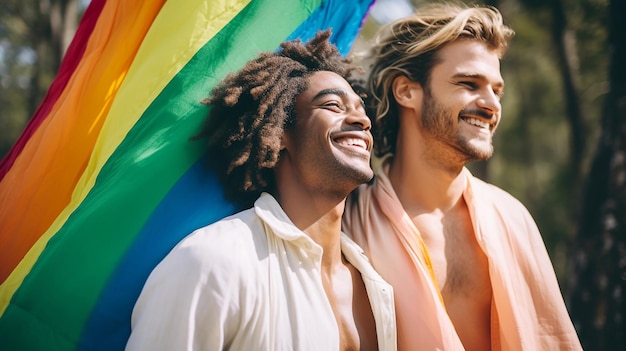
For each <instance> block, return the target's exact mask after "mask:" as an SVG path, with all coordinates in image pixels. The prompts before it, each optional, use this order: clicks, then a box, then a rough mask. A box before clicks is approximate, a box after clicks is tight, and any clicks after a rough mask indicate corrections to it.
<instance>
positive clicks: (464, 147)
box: [422, 89, 493, 163]
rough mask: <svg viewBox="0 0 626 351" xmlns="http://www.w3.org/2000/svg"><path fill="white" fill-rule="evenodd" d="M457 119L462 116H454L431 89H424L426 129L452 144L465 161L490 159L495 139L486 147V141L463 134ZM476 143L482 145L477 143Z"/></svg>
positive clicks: (423, 122)
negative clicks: (456, 122)
mask: <svg viewBox="0 0 626 351" xmlns="http://www.w3.org/2000/svg"><path fill="white" fill-rule="evenodd" d="M455 120H457V121H460V117H459V116H458V115H457V116H454V115H453V114H452V113H451V112H449V110H448V109H446V107H445V106H444V105H443V104H440V103H439V101H438V100H437V99H436V98H435V97H433V96H432V94H431V93H430V89H424V102H423V103H422V125H423V127H424V130H425V131H426V132H427V133H428V134H430V135H431V136H432V137H433V139H435V140H437V141H438V142H441V143H443V144H446V145H450V146H452V147H453V148H454V149H455V150H456V153H457V154H460V155H461V156H462V158H463V160H464V162H465V163H468V162H472V161H484V160H487V159H489V158H490V157H491V156H492V155H493V139H492V138H490V140H489V143H488V145H487V146H486V147H485V145H484V144H485V142H484V141H475V140H472V139H470V138H467V137H466V136H465V135H463V134H462V133H461V130H460V128H458V127H455V123H454V121H455ZM457 126H458V124H457ZM476 143H480V144H481V145H476Z"/></svg>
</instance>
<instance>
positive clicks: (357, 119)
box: [346, 108, 372, 131]
mask: <svg viewBox="0 0 626 351" xmlns="http://www.w3.org/2000/svg"><path fill="white" fill-rule="evenodd" d="M346 123H348V124H350V125H357V126H359V127H360V128H361V130H364V131H369V130H370V129H372V121H370V118H369V117H368V116H367V114H366V113H365V111H364V110H363V109H362V108H359V109H353V110H352V113H349V114H348V117H347V118H346Z"/></svg>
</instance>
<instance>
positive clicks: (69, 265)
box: [0, 0, 374, 351]
mask: <svg viewBox="0 0 626 351" xmlns="http://www.w3.org/2000/svg"><path fill="white" fill-rule="evenodd" d="M373 1H374V0H353V1H346V0H298V1H294V0H185V1H180V0H179V1H177V0H171V1H165V0H151V1H144V0H92V1H91V3H90V5H89V7H88V8H87V9H86V11H85V13H84V15H83V18H82V19H81V22H80V25H79V28H78V30H77V32H76V35H75V37H74V40H73V41H72V44H71V45H70V47H69V49H68V52H67V54H66V56H65V58H64V60H63V62H62V65H61V68H60V70H59V72H58V74H57V76H56V78H55V80H54V81H53V82H52V84H51V86H50V88H49V90H48V93H47V95H46V97H45V99H44V101H43V102H42V104H41V105H40V106H39V108H38V110H37V111H36V113H35V114H34V116H33V118H32V119H31V121H30V123H29V125H28V126H27V128H26V129H25V131H24V133H23V135H22V136H21V137H20V139H19V140H18V141H17V142H16V144H15V145H14V146H13V148H12V149H11V150H10V151H9V153H8V154H7V155H6V156H5V157H4V158H3V159H2V161H1V162H0V349H2V350H9V351H13V350H19V351H24V350H121V349H123V348H124V346H125V343H126V340H127V338H128V335H129V333H130V315H131V312H132V308H133V305H134V303H135V300H136V299H137V296H138V295H139V293H140V291H141V288H142V287H143V284H144V282H145V280H146V278H147V277H148V275H149V273H150V271H151V270H152V268H153V267H154V266H155V265H156V264H157V263H158V262H159V261H160V260H161V259H162V258H163V257H164V256H165V255H166V254H167V253H168V252H169V250H170V249H171V248H172V247H173V246H174V245H175V244H176V243H177V242H178V241H179V240H181V239H182V238H183V237H184V236H186V235H187V234H189V233H190V232H191V231H193V230H194V229H196V228H198V227H201V226H204V225H207V224H209V223H211V222H214V221H216V220H218V219H220V218H222V217H224V216H226V215H229V214H231V213H233V212H235V211H237V210H238V209H237V208H236V207H235V206H233V205H232V204H230V203H228V202H227V201H225V200H224V198H223V197H222V192H221V188H220V186H219V184H218V183H217V181H216V179H215V178H214V177H213V176H212V175H211V174H210V173H209V172H207V171H206V168H205V162H207V157H206V155H205V145H204V143H203V142H201V141H197V142H196V141H190V140H189V138H190V137H191V136H193V135H195V134H196V133H197V132H198V130H199V128H200V126H201V124H202V123H203V121H204V119H205V116H206V115H207V112H208V107H207V106H205V105H202V104H200V101H201V100H202V99H203V98H205V97H207V96H208V94H209V92H210V91H211V89H212V87H213V86H214V85H215V84H216V83H217V82H218V81H220V80H221V79H222V78H224V77H225V75H226V74H227V73H228V72H231V71H235V70H238V69H239V68H240V67H241V66H242V65H243V63H244V62H246V61H247V60H248V59H250V58H252V57H254V56H255V55H256V54H258V53H259V52H261V51H268V50H273V49H275V48H277V47H278V45H279V43H280V42H282V41H284V40H290V39H295V38H300V39H302V40H303V41H306V40H308V39H309V38H311V37H312V36H313V35H314V34H315V33H316V32H317V31H318V30H321V29H326V28H329V27H332V28H333V36H332V38H331V40H332V41H333V42H334V43H335V44H336V45H337V46H338V47H339V49H340V51H341V52H342V53H344V54H347V52H348V51H349V49H350V47H351V45H352V43H353V41H354V39H355V37H356V35H357V33H358V31H359V29H360V27H361V25H362V23H363V20H364V19H365V16H366V15H367V13H368V11H369V8H370V6H371V5H372V3H373Z"/></svg>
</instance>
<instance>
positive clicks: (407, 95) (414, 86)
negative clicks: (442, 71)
mask: <svg viewBox="0 0 626 351" xmlns="http://www.w3.org/2000/svg"><path fill="white" fill-rule="evenodd" d="M391 89H392V91H393V96H394V98H395V99H396V102H397V103H398V105H400V106H403V107H408V108H414V107H416V106H421V100H422V92H423V90H422V85H421V84H420V83H418V82H414V81H412V80H410V79H409V78H408V77H407V76H398V77H396V78H395V79H394V80H393V83H392V85H391Z"/></svg>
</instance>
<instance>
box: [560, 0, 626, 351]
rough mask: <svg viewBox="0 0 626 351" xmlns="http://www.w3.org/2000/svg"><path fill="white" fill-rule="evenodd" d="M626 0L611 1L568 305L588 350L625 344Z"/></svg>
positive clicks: (618, 348)
mask: <svg viewBox="0 0 626 351" xmlns="http://www.w3.org/2000/svg"><path fill="white" fill-rule="evenodd" d="M624 13H626V2H625V1H623V0H610V2H609V15H608V16H609V47H610V55H611V56H610V58H609V62H610V63H609V64H610V67H609V93H608V96H607V98H606V100H605V105H604V110H603V115H602V135H601V137H600V142H599V145H598V149H597V151H596V155H595V158H594V161H593V164H592V168H591V171H590V174H589V176H588V179H587V184H586V190H585V194H584V201H583V208H582V216H581V222H580V227H579V228H580V232H579V233H578V238H577V242H576V248H575V255H574V257H573V269H574V274H573V275H572V276H573V277H576V278H577V279H576V280H575V281H573V289H572V292H573V293H572V300H571V303H570V310H571V314H572V319H573V321H574V324H575V325H576V328H577V331H578V334H579V336H580V339H581V342H582V343H583V347H584V348H585V349H586V350H594V351H595V350H624V349H626V334H625V333H624V330H626V325H625V323H624V318H625V317H626V304H625V303H624V294H625V293H626V65H624V62H626V21H624V19H623V18H622V17H623V14H624Z"/></svg>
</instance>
